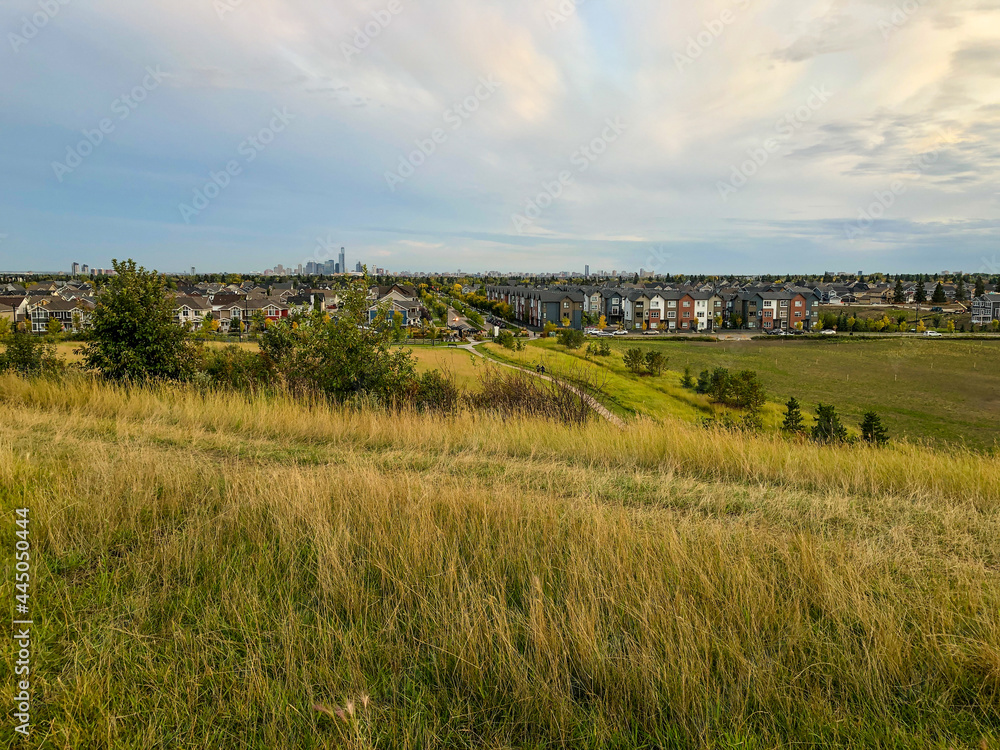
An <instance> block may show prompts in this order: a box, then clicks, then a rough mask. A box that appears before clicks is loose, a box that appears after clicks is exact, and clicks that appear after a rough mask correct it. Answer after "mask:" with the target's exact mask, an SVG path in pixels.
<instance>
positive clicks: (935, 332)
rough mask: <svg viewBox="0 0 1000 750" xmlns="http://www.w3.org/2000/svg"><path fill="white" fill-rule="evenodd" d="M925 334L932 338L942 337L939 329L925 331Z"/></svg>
mask: <svg viewBox="0 0 1000 750" xmlns="http://www.w3.org/2000/svg"><path fill="white" fill-rule="evenodd" d="M924 336H927V337H928V338H932V339H939V338H941V334H940V333H938V332H937V331H924Z"/></svg>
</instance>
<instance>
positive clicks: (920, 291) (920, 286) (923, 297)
mask: <svg viewBox="0 0 1000 750" xmlns="http://www.w3.org/2000/svg"><path fill="white" fill-rule="evenodd" d="M926 301H927V290H926V289H925V288H924V275H923V274H920V276H919V277H918V278H917V302H921V303H922V302H926Z"/></svg>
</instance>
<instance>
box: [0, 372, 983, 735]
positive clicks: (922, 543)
mask: <svg viewBox="0 0 1000 750" xmlns="http://www.w3.org/2000/svg"><path fill="white" fill-rule="evenodd" d="M0 420H2V422H3V424H4V425H5V429H4V431H3V433H2V437H0V498H2V503H3V512H4V517H5V518H6V519H7V522H6V523H4V524H3V527H2V534H0V536H2V544H3V545H4V549H7V550H11V549H13V544H14V535H13V524H12V523H11V520H12V518H13V510H14V509H15V508H20V507H28V508H30V509H31V517H32V527H31V534H32V536H31V538H32V540H33V545H34V546H33V558H32V559H33V572H34V573H33V574H34V578H33V583H32V600H31V608H32V612H31V614H32V616H33V618H34V620H35V622H36V626H35V634H36V639H37V640H36V643H35V659H36V661H35V672H36V673H35V690H36V692H35V697H34V707H33V721H34V723H35V727H34V734H33V737H32V739H31V740H30V741H29V742H27V743H22V744H24V746H26V747H51V748H84V747H116V748H119V747H121V748H155V747H163V748H167V747H169V748H186V747H192V748H193V747H206V748H207V747H212V748H216V747H250V748H273V747H289V748H291V747H296V748H334V747H336V748H341V747H347V748H369V747H381V748H445V747H448V748H451V747H463V748H474V747H475V748H480V747H486V748H508V747H534V748H542V747H567V748H568V747H572V748H637V747H638V748H642V747H645V748H652V747H678V748H695V747H732V748H736V747H740V748H770V747H787V746H789V745H792V744H795V745H796V746H807V747H830V746H834V745H836V746H843V747H854V748H869V747H883V748H890V747H898V748H911V747H912V748H917V747H920V748H924V747H928V748H929V747H935V748H937V747H940V748H945V747H976V748H979V747H980V743H984V745H983V746H989V747H995V746H996V745H997V743H1000V729H998V727H1000V618H998V617H997V612H1000V460H998V459H996V458H991V457H984V456H982V455H977V454H971V453H964V452H958V453H955V454H949V455H944V454H941V453H937V452H935V451H934V450H931V449H929V448H920V447H915V446H912V445H897V446H894V447H891V448H889V449H885V450H874V449H868V448H863V447H855V448H821V447H817V446H815V445H812V444H808V443H793V442H786V441H784V440H782V439H780V438H777V437H767V436H764V437H755V436H748V435H739V434H730V433H722V432H719V433H716V432H710V431H706V430H703V429H700V428H697V427H695V426H694V425H692V424H691V423H690V422H688V421H685V420H682V419H673V420H667V421H665V422H653V421H651V420H648V419H637V420H636V422H635V423H634V424H633V425H632V426H631V427H630V429H628V430H625V431H623V430H619V429H616V428H614V427H613V426H611V425H608V424H606V423H604V422H593V423H592V424H590V425H589V426H587V427H586V428H570V427H564V426H561V425H556V424H552V423H544V422H538V421H531V420H500V419H494V418H491V417H488V416H482V415H479V416H476V417H473V416H471V415H464V416H457V417H452V418H448V419H443V418H433V417H424V416H418V415H414V414H401V415H393V414H388V413H385V412H369V411H358V410H346V409H339V408H334V407H330V406H327V405H324V404H319V403H313V404H306V403H298V402H294V401H292V400H288V399H284V398H277V397H271V398H263V397H260V398H248V397H241V396H237V395H234V394H216V393H211V392H210V393H199V392H197V391H194V390H190V389H183V388H163V389H150V390H132V391H126V390H121V389H117V388H112V387H109V386H103V385H99V384H95V383H93V382H90V381H88V380H85V379H83V378H80V379H70V380H68V381H64V382H60V383H49V382H46V381H36V382H27V381H23V380H20V379H18V378H15V377H12V376H5V377H0ZM4 560H5V564H4V568H5V570H4V577H3V594H4V596H5V597H6V598H7V600H8V601H9V600H10V599H11V597H12V591H11V581H12V580H13V571H12V564H13V563H12V558H11V556H9V555H5V557H4ZM11 654H12V652H11V650H10V649H6V650H5V651H4V654H3V657H2V658H3V664H4V667H5V672H6V673H7V674H8V675H9V674H10V673H11V670H12V667H13V664H12V659H13V657H12V655H11ZM4 689H5V690H6V691H10V689H11V681H10V680H6V681H5V684H4ZM5 694H7V695H8V698H9V697H10V694H9V692H8V693H5ZM349 701H350V702H351V704H350V706H349V704H348V702H349ZM9 704H10V701H9V700H8V705H9ZM365 704H367V705H365ZM317 707H319V708H317ZM349 707H353V710H354V714H353V718H351V717H348V719H349V720H348V721H342V720H341V719H340V718H338V716H337V711H338V709H339V710H341V711H343V710H344V709H345V708H349Z"/></svg>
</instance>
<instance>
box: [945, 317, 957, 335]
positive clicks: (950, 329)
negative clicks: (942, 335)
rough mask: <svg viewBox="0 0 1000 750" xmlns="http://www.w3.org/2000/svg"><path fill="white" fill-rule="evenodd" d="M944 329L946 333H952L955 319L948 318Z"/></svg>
mask: <svg viewBox="0 0 1000 750" xmlns="http://www.w3.org/2000/svg"><path fill="white" fill-rule="evenodd" d="M946 330H947V331H948V333H954V332H955V321H954V320H949V321H948V325H947V326H946Z"/></svg>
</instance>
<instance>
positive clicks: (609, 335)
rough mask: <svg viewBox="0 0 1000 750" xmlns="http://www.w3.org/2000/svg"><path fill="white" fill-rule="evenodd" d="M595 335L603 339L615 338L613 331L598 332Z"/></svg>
mask: <svg viewBox="0 0 1000 750" xmlns="http://www.w3.org/2000/svg"><path fill="white" fill-rule="evenodd" d="M594 335H595V336H600V337H601V338H610V337H611V336H614V334H613V333H612V332H611V331H598V332H597V333H595V334H594Z"/></svg>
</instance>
